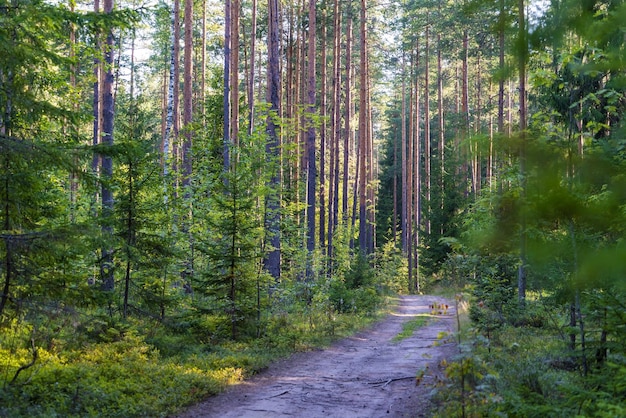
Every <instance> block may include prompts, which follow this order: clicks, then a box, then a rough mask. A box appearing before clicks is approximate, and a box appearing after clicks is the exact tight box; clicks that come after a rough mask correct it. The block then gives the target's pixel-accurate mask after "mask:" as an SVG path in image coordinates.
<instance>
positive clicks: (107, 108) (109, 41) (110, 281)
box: [100, 0, 115, 291]
mask: <svg viewBox="0 0 626 418" xmlns="http://www.w3.org/2000/svg"><path fill="white" fill-rule="evenodd" d="M104 13H105V14H111V13H113V0H104ZM113 46H114V42H113V30H112V29H109V32H108V33H107V37H106V45H105V49H104V63H105V67H106V72H105V76H104V85H103V86H102V130H103V132H102V143H103V144H104V145H106V146H107V147H112V146H113V120H114V116H115V109H114V102H113V83H114V82H115V80H114V77H113ZM101 161H102V163H101V164H102V169H101V171H102V215H103V216H104V218H105V219H107V218H109V217H111V216H113V191H112V189H111V184H110V182H111V180H112V178H113V159H112V158H111V156H110V155H106V154H105V155H102V157H101ZM102 229H103V231H102V232H103V233H104V235H105V240H106V239H110V238H111V237H112V235H113V228H112V227H111V226H110V224H109V223H108V222H105V226H104V227H103V228H102ZM113 267H114V266H113V249H112V248H111V247H110V246H109V245H108V244H106V243H105V245H104V247H103V249H102V260H101V263H100V277H101V280H102V289H103V290H105V291H111V290H113V288H114V286H115V278H114V275H113Z"/></svg>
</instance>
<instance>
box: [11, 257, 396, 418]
mask: <svg viewBox="0 0 626 418" xmlns="http://www.w3.org/2000/svg"><path fill="white" fill-rule="evenodd" d="M348 275H349V276H350V277H351V278H350V279H349V280H348V281H347V282H345V281H340V280H337V281H325V282H321V281H320V282H317V283H315V284H314V285H313V284H312V285H311V286H306V285H305V284H303V283H292V284H285V283H283V284H281V285H278V286H276V285H274V286H273V290H272V292H271V294H270V295H269V296H264V297H263V300H262V301H261V303H262V310H261V311H259V315H258V316H257V315H254V316H252V317H249V318H248V320H247V321H244V322H247V324H246V325H244V324H243V323H242V324H240V325H241V331H240V332H239V333H238V337H237V338H236V339H232V336H231V323H230V318H229V317H228V316H227V315H218V314H214V313H200V312H198V310H197V309H196V308H194V305H195V304H196V303H197V302H198V301H197V299H198V297H197V296H192V295H188V296H184V297H181V298H182V300H181V301H179V303H180V305H179V306H180V309H179V310H177V312H175V313H174V312H173V313H171V314H170V315H168V317H166V318H165V319H164V320H160V319H159V318H150V317H148V316H141V315H133V316H130V317H128V318H126V319H124V318H122V317H121V316H120V315H119V314H118V313H119V312H117V311H116V310H114V312H115V313H114V314H113V315H111V314H110V312H111V311H109V310H104V309H80V310H79V309H76V308H70V307H67V306H63V305H61V304H59V305H57V306H54V307H52V306H51V307H49V308H48V311H47V312H45V316H44V315H43V313H40V315H38V316H35V315H32V314H29V315H26V316H22V317H20V318H14V319H13V320H12V321H11V323H7V324H4V327H5V328H4V330H3V332H2V334H0V381H1V389H0V416H3V417H4V416H6V417H54V416H58V417H85V416H102V417H139V416H150V417H158V416H169V415H171V414H174V413H176V412H180V411H181V409H182V408H183V407H185V406H189V405H191V404H193V403H194V402H197V401H199V400H201V399H203V398H206V397H207V396H210V395H213V394H216V393H219V392H220V391H222V390H223V389H224V388H225V387H226V386H227V385H230V384H234V383H237V382H239V381H241V380H242V379H243V378H245V377H246V376H250V375H252V374H254V373H256V372H258V371H260V370H262V369H264V368H265V367H267V365H268V364H269V363H270V362H271V361H275V360H277V359H278V358H281V357H284V356H287V355H288V354H290V353H292V352H294V351H302V350H309V349H312V348H314V347H323V346H326V345H328V344H329V343H330V342H331V341H332V340H334V339H336V338H340V337H343V336H346V335H349V334H351V333H352V332H354V331H356V330H358V329H361V328H363V327H364V326H366V325H368V324H370V323H372V322H373V321H374V320H376V319H377V318H379V317H380V314H381V313H383V312H384V310H385V309H386V306H387V302H386V301H387V296H388V295H390V294H391V293H390V292H389V291H388V290H387V289H383V288H381V287H380V286H374V282H373V281H372V280H374V279H376V283H381V282H385V281H390V282H394V281H395V282H397V285H398V286H402V284H401V283H399V282H398V279H399V278H398V277H387V278H383V277H374V273H373V270H372V269H371V268H369V267H368V268H366V270H365V271H364V270H363V267H362V266H361V267H357V266H354V270H352V269H351V270H349V274H348ZM357 275H359V276H357ZM350 280H352V282H351V281H350ZM354 281H359V284H358V285H356V284H354V283H355V282H354ZM264 294H265V295H268V292H267V291H265V292H264ZM303 294H306V295H307V297H303V296H302V295H303ZM270 299H271V300H270Z"/></svg>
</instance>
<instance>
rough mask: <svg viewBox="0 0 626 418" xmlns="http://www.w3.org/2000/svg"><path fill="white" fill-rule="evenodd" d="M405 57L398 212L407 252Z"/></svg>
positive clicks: (402, 243)
mask: <svg viewBox="0 0 626 418" xmlns="http://www.w3.org/2000/svg"><path fill="white" fill-rule="evenodd" d="M404 60H405V58H404V56H403V57H402V99H401V100H402V105H401V113H402V115H401V117H400V121H401V123H402V127H401V132H402V133H401V135H402V139H401V152H400V154H401V160H402V208H401V214H400V230H401V231H402V238H401V248H402V251H403V252H404V253H406V252H407V244H408V241H409V235H408V230H407V214H408V208H409V199H408V196H409V194H408V190H409V189H408V183H407V180H408V176H407V164H408V161H407V144H408V142H407V133H406V128H407V126H406V124H407V120H408V118H407V115H406V81H405V80H406V65H405V61H404Z"/></svg>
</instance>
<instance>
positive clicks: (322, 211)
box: [319, 4, 334, 252]
mask: <svg viewBox="0 0 626 418" xmlns="http://www.w3.org/2000/svg"><path fill="white" fill-rule="evenodd" d="M323 7H324V8H323V13H322V28H321V35H322V36H321V38H322V39H321V40H320V44H321V45H320V50H321V51H320V52H321V57H320V84H321V86H320V116H321V127H320V170H319V183H320V192H319V195H320V208H319V222H320V223H319V247H320V248H321V249H322V252H324V251H326V232H328V233H329V234H330V233H331V231H330V229H332V226H331V225H332V183H333V168H334V167H333V164H334V161H333V149H332V145H331V146H330V147H329V148H330V149H329V151H330V152H329V154H330V155H329V157H330V158H329V163H330V170H329V172H328V174H329V177H330V179H329V188H328V228H329V231H327V229H326V147H327V137H326V129H327V123H326V94H327V87H326V85H327V82H326V75H327V74H326V65H327V62H326V34H327V31H326V23H327V22H326V5H325V4H324V6H323ZM331 125H332V124H331ZM331 142H332V135H331ZM329 239H330V237H329Z"/></svg>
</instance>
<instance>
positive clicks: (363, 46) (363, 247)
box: [359, 0, 369, 254]
mask: <svg viewBox="0 0 626 418" xmlns="http://www.w3.org/2000/svg"><path fill="white" fill-rule="evenodd" d="M366 9H367V1H366V0H361V11H360V15H361V22H360V25H361V28H360V31H359V33H360V59H359V68H360V74H359V150H360V151H359V171H360V174H359V249H360V251H361V253H362V254H367V253H368V226H367V191H366V187H367V159H368V133H367V117H368V116H369V112H368V111H367V38H366V36H367V31H366V27H367V26H366V21H365V19H366Z"/></svg>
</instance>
